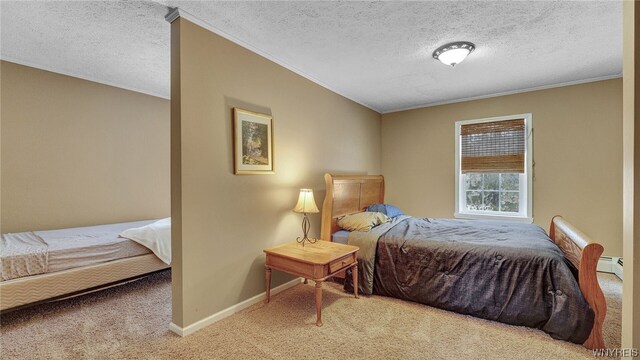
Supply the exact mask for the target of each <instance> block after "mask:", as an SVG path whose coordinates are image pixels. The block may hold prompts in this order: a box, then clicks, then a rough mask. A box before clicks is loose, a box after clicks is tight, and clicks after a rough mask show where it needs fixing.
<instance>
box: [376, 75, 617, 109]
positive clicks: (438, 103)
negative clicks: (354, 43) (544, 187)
mask: <svg viewBox="0 0 640 360" xmlns="http://www.w3.org/2000/svg"><path fill="white" fill-rule="evenodd" d="M621 77H622V73H619V74H614V75H607V76H599V77H595V78H590V79H584V80H575V81H567V82H563V83H557V84H551V85H542V86H535V87H530V88H524V89H518V90H511V91H505V92H499V93H493V94H488V95H479V96H472V97H466V98H459V99H453V100H445V101H438V102H433V103H425V104H422V105H416V106H411V107H407V108H399V109H394V110H388V111H383V112H382V114H391V113H395V112H401V111H408V110H417V109H424V108H428V107H433V106H440V105H448V104H455V103H461V102H465V101H474V100H482V99H489V98H494V97H500V96H507V95H515V94H521V93H527V92H532V91H539V90H547V89H554V88H559V87H564V86H572V85H580V84H586V83H591V82H596V81H605V80H611V79H619V78H621Z"/></svg>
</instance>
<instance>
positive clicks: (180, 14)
mask: <svg viewBox="0 0 640 360" xmlns="http://www.w3.org/2000/svg"><path fill="white" fill-rule="evenodd" d="M164 18H165V20H167V21H168V22H169V23H173V22H174V21H175V20H176V19H178V18H183V19H185V20H188V21H189V22H192V23H194V24H196V25H198V26H200V27H202V28H204V29H206V30H209V31H211V32H212V33H214V34H217V35H219V36H222V37H223V38H225V39H227V40H229V41H231V42H233V43H235V44H237V45H239V46H242V47H243V48H245V49H247V50H250V51H251V52H254V53H256V54H258V55H260V56H262V57H263V58H266V59H268V60H270V61H272V62H274V63H276V64H278V65H280V66H282V67H283V68H285V69H287V70H289V71H292V72H294V73H296V74H298V75H300V76H302V77H303V78H305V79H307V80H309V81H311V82H313V83H315V84H317V85H320V86H322V87H323V88H325V89H327V90H330V91H331V92H334V93H336V94H338V95H340V96H342V97H344V98H346V99H348V100H351V101H353V102H355V103H357V104H360V105H362V106H364V107H366V108H368V109H371V110H373V111H375V112H377V113H379V114H380V113H381V111H380V110H379V109H376V108H375V107H373V106H371V105H367V104H365V103H364V102H363V101H360V100H357V99H354V98H353V97H350V96H347V95H345V94H344V93H342V92H340V91H338V90H336V89H334V88H332V87H331V86H329V85H327V84H325V83H323V82H322V81H320V80H318V79H316V78H315V77H313V76H311V75H309V74H307V73H305V72H304V71H302V70H300V69H298V68H296V67H295V66H293V65H291V64H289V63H286V62H284V61H282V60H280V59H278V58H277V57H275V56H274V55H272V54H270V53H268V52H266V51H264V50H262V49H259V48H257V47H255V46H253V45H251V44H249V43H247V42H245V41H243V40H240V39H238V38H237V37H235V36H233V35H231V34H229V33H227V32H225V31H224V30H222V29H219V28H217V27H216V26H214V25H212V24H210V23H208V22H206V21H204V20H201V19H199V18H197V17H195V16H193V15H192V14H190V13H188V12H186V11H184V10H182V9H180V8H179V7H178V8H174V9H172V10H171V11H170V12H169V13H168V14H167V15H166V16H165V17H164Z"/></svg>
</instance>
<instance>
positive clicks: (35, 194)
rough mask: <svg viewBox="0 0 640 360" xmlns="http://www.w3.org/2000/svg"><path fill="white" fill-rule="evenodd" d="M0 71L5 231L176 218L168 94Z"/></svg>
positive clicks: (24, 70) (8, 68)
mask: <svg viewBox="0 0 640 360" xmlns="http://www.w3.org/2000/svg"><path fill="white" fill-rule="evenodd" d="M0 69H1V78H0V82H1V98H0V102H1V112H0V117H1V123H0V127H1V129H2V132H1V140H0V142H1V144H2V148H1V162H2V164H1V169H0V170H1V172H2V174H1V181H2V190H1V197H2V208H1V212H2V215H1V219H0V221H1V223H2V231H3V232H16V231H27V230H37V229H53V228H62V227H72V226H83V225H92V224H104V223H112V222H120V221H129V220H139V219H151V218H160V217H166V216H168V215H169V212H170V197H169V196H170V186H169V180H170V178H169V169H170V164H169V101H168V100H165V99H160V98H156V97H152V96H148V95H143V94H139V93H135V92H132V91H127V90H123V89H119V88H115V87H111V86H107V85H102V84H97V83H94V82H90V81H85V80H81V79H77V78H73V77H69V76H65V75H60V74H55V73H51V72H48V71H43V70H38V69H34V68H30V67H26V66H21V65H17V64H13V63H9V62H5V61H2V62H1V63H0Z"/></svg>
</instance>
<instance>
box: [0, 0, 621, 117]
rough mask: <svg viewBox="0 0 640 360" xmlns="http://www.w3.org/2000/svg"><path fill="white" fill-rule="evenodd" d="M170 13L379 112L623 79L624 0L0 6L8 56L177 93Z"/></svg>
mask: <svg viewBox="0 0 640 360" xmlns="http://www.w3.org/2000/svg"><path fill="white" fill-rule="evenodd" d="M168 7H179V8H180V9H182V10H185V11H186V12H188V13H189V14H192V15H194V16H195V17H197V18H198V19H200V20H201V21H203V22H206V23H207V24H208V25H209V26H210V27H212V28H214V29H217V31H219V32H223V33H225V34H226V36H228V37H231V38H235V39H237V40H239V41H240V42H243V43H245V44H248V45H249V46H250V47H252V48H253V49H254V50H257V51H258V52H260V53H263V54H266V55H268V56H269V57H270V58H272V59H273V60H276V61H277V62H279V63H281V64H284V65H285V66H288V67H290V68H292V69H294V70H295V71H297V72H299V73H302V74H305V75H306V76H307V77H309V78H311V79H314V80H315V81H317V82H319V83H321V84H323V85H325V86H327V87H329V88H330V89H332V90H334V91H336V92H338V93H340V94H342V95H344V96H346V97H348V98H350V99H353V100H354V101H357V102H359V103H361V104H364V105H366V106H369V107H371V108H372V109H375V110H378V111H380V112H388V111H393V110H398V109H406V108H412V107H417V106H422V105H429V104H434V103H442V102H450V101H455V100H458V99H464V98H473V97H482V96H487V95H491V94H498V93H505V92H515V91H520V90H525V89H532V88H538V87H546V86H552V85H557V84H564V83H572V82H580V81H584V80H591V79H599V78H609V77H615V76H620V74H621V72H622V2H621V1H601V2H596V1H590V2H573V1H571V2H569V1H562V2H559V1H554V2H538V1H526V2H505V1H502V2H488V1H478V2H472V1H464V2H325V1H313V2H312V1H308V2H273V1H264V2H244V1H228V2H204V1H156V2H151V1H124V2H106V1H105V2H102V1H98V2H96V1H93V2H85V1H83V2H75V1H74V2H72V1H67V2H43V1H39V2H28V1H19V2H12V1H2V2H1V3H0V13H1V17H0V21H1V23H0V26H1V27H0V31H1V33H0V36H1V37H0V41H1V42H0V57H1V58H2V59H5V60H9V61H14V62H17V63H22V64H25V65H31V66H35V67H39V68H43V69H47V70H51V71H56V72H60V73H65V74H69V75H74V76H78V77H82V78H86V79H90V80H95V81H98V82H103V83H107V84H111V85H115V86H121V87H124V88H129V89H132V90H137V91H142V92H147V93H150V94H155V95H160V96H164V97H168V96H169V36H170V34H169V31H170V26H169V24H168V23H166V22H165V21H164V16H165V15H166V14H167V12H168ZM456 40H467V41H471V42H473V43H475V44H476V46H477V48H476V51H475V52H474V53H472V54H471V55H470V56H469V57H468V58H467V59H466V60H465V61H464V62H463V63H461V64H459V65H458V66H456V67H455V68H450V67H447V66H445V65H443V64H441V63H440V62H438V61H436V60H434V59H432V58H431V53H432V51H433V50H434V49H435V48H437V47H438V46H440V45H442V44H444V43H447V42H451V41H456Z"/></svg>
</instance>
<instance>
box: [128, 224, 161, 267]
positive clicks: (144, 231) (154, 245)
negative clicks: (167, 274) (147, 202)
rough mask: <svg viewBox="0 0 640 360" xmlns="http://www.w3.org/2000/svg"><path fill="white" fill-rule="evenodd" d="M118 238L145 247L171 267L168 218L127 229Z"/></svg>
mask: <svg viewBox="0 0 640 360" xmlns="http://www.w3.org/2000/svg"><path fill="white" fill-rule="evenodd" d="M120 236H121V237H123V238H125V239H131V240H133V241H135V242H137V243H138V244H140V245H143V246H146V247H147V248H149V250H151V251H153V253H154V254H156V256H157V257H158V258H159V259H160V260H162V261H163V262H164V263H165V264H167V265H171V218H170V217H169V218H166V219H162V220H158V221H156V222H154V223H152V224H149V225H145V226H142V227H138V228H133V229H127V230H125V231H123V232H122V233H120Z"/></svg>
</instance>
